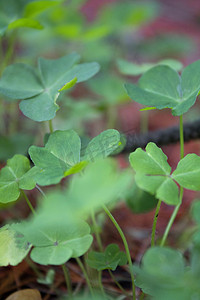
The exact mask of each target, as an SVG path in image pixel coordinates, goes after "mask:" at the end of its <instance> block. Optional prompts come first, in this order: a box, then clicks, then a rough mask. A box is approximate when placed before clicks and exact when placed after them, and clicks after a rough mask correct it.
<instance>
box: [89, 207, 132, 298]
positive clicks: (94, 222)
mask: <svg viewBox="0 0 200 300" xmlns="http://www.w3.org/2000/svg"><path fill="white" fill-rule="evenodd" d="M91 218H92V223H93V226H94V233H95V236H96V240H97V244H98V246H99V250H100V251H101V252H103V245H102V241H101V237H100V234H99V232H98V230H97V227H98V226H97V223H96V219H95V215H94V212H92V213H91ZM108 273H109V274H110V277H111V278H112V280H113V282H114V283H115V284H116V285H117V286H118V288H119V289H120V290H121V291H122V292H123V293H124V295H126V296H127V297H129V294H128V293H127V291H126V290H125V289H124V288H123V287H122V286H121V284H120V283H119V282H118V281H117V279H116V278H115V276H114V274H113V273H112V271H111V270H109V269H108ZM99 278H100V279H101V277H100V275H99Z"/></svg>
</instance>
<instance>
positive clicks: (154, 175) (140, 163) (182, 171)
mask: <svg viewBox="0 0 200 300" xmlns="http://www.w3.org/2000/svg"><path fill="white" fill-rule="evenodd" d="M129 160H130V164H131V166H132V167H133V169H134V170H135V171H136V176H135V181H136V184H137V185H138V186H139V187H140V188H141V189H143V190H145V191H146V192H149V193H151V194H153V195H155V196H156V198H157V199H160V200H162V201H163V202H165V203H167V204H170V205H176V204H178V203H179V196H178V195H179V190H178V186H177V184H176V183H175V181H176V182H177V183H178V184H179V185H180V186H182V187H183V188H186V189H190V190H194V191H199V190H200V183H199V177H200V157H199V156H198V155H196V154H194V153H193V154H188V155H186V156H185V157H184V158H183V159H181V160H180V161H179V163H178V165H177V168H176V170H175V171H174V172H173V173H172V174H171V167H170V166H169V164H168V163H167V156H166V155H165V154H164V153H163V152H162V150H161V149H160V148H158V147H157V146H156V145H155V144H154V143H149V144H148V145H147V147H146V152H145V151H143V150H142V149H141V148H138V149H137V150H136V151H134V152H133V153H131V154H130V156H129Z"/></svg>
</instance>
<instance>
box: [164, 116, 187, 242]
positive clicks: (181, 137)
mask: <svg viewBox="0 0 200 300" xmlns="http://www.w3.org/2000/svg"><path fill="white" fill-rule="evenodd" d="M179 131H180V159H182V158H184V132H183V115H181V116H180V118H179ZM182 199H183V188H182V187H180V196H179V204H178V205H177V206H176V207H175V209H174V211H173V213H172V215H171V218H170V220H169V222H168V224H167V227H166V229H165V232H164V235H163V238H162V241H161V243H160V246H164V244H165V242H166V239H167V236H168V234H169V231H170V229H171V227H172V224H173V222H174V220H175V218H176V216H177V213H178V211H179V208H180V206H181V203H182Z"/></svg>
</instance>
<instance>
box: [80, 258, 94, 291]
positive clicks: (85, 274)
mask: <svg viewBox="0 0 200 300" xmlns="http://www.w3.org/2000/svg"><path fill="white" fill-rule="evenodd" d="M76 261H77V263H78V265H79V267H80V269H81V271H82V272H83V275H84V277H85V280H86V282H87V285H88V288H89V290H90V293H91V295H92V296H94V291H93V288H92V285H91V283H90V279H89V277H88V274H87V272H86V270H85V267H84V265H83V263H82V261H81V260H80V258H79V257H77V258H76Z"/></svg>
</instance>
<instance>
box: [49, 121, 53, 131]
mask: <svg viewBox="0 0 200 300" xmlns="http://www.w3.org/2000/svg"><path fill="white" fill-rule="evenodd" d="M49 131H50V133H53V122H52V120H49Z"/></svg>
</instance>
